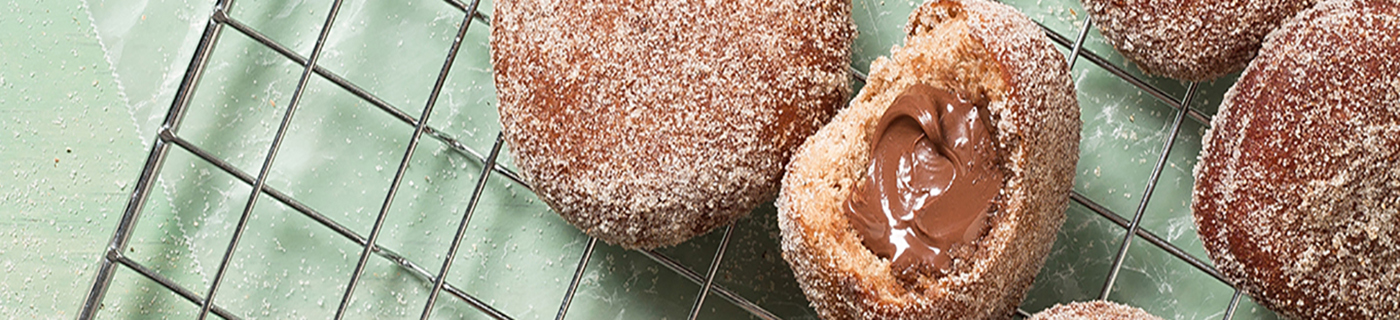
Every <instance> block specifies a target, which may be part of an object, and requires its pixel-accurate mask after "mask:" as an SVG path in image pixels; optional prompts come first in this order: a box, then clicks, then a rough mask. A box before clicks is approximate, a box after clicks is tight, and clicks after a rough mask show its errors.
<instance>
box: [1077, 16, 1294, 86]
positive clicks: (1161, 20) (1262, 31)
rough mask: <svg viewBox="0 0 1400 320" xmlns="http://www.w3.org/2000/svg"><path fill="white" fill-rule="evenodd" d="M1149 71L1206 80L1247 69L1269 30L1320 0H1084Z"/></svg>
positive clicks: (1109, 36) (1107, 33)
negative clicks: (1246, 65) (1246, 66)
mask: <svg viewBox="0 0 1400 320" xmlns="http://www.w3.org/2000/svg"><path fill="white" fill-rule="evenodd" d="M1081 1H1082V2H1083V3H1084V9H1085V10H1088V11H1089V19H1090V20H1091V21H1093V23H1094V26H1096V27H1098V28H1099V31H1101V32H1102V33H1103V36H1104V39H1105V40H1108V43H1109V44H1111V45H1113V47H1114V48H1116V49H1118V52H1120V53H1122V54H1123V56H1124V57H1127V58H1128V59H1129V60H1131V61H1132V62H1133V63H1135V64H1137V66H1138V68H1140V69H1142V71H1143V72H1144V73H1147V74H1150V75H1161V76H1166V77H1169V78H1174V79H1179V80H1186V81H1204V80H1211V79H1215V78H1218V77H1220V76H1222V75H1225V74H1227V73H1231V72H1235V71H1239V70H1241V69H1244V67H1245V64H1248V63H1249V59H1251V58H1253V57H1254V54H1255V52H1256V51H1258V50H1259V44H1260V42H1262V41H1263V40H1264V35H1266V34H1268V33H1269V31H1271V30H1273V29H1274V28H1276V27H1278V25H1279V24H1280V23H1283V20H1284V19H1287V18H1288V17H1291V16H1293V14H1295V13H1297V12H1298V11H1302V10H1303V9H1306V8H1308V7H1311V6H1312V5H1313V4H1314V3H1316V2H1317V0H1249V1H1223V0H1133V1H1125V0H1081Z"/></svg>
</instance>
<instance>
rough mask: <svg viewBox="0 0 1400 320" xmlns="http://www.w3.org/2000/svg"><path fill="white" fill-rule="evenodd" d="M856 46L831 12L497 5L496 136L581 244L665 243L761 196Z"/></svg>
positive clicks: (747, 0) (841, 83) (838, 90)
mask: <svg viewBox="0 0 1400 320" xmlns="http://www.w3.org/2000/svg"><path fill="white" fill-rule="evenodd" d="M854 36H855V30H854V26H853V24H852V22H851V20H850V3H849V2H848V1H841V0H816V1H810V0H803V1H797V0H773V1H764V0H738V1H731V0H725V1H699V0H690V1H679V2H673V1H618V0H611V1H559V2H555V1H540V0H510V1H498V2H496V6H495V13H494V15H493V17H492V23H491V62H492V66H493V67H494V69H495V84H496V89H497V95H498V98H499V101H500V109H499V110H500V116H501V123H502V127H503V129H504V135H505V140H506V143H507V145H508V146H509V147H510V150H511V152H512V154H513V155H514V157H515V158H514V159H515V164H516V165H517V166H518V167H519V169H520V172H521V173H523V175H524V176H525V178H526V180H528V181H529V182H530V183H531V184H532V187H533V188H534V191H535V192H536V193H537V194H538V195H539V196H540V198H541V199H543V200H544V201H545V202H546V203H548V204H549V205H550V207H551V208H553V209H554V210H555V211H556V212H558V213H559V214H560V215H561V216H563V217H564V218H565V219H566V220H568V221H569V222H570V223H572V224H574V225H575V226H578V227H579V228H580V229H582V230H583V231H584V232H586V233H588V234H589V235H591V236H594V237H598V238H599V239H603V240H604V241H606V242H608V243H612V244H617V245H621V246H623V247H626V248H653V247H657V246H664V245H672V244H676V243H679V242H681V241H684V240H685V239H688V238H690V237H693V236H695V235H698V234H701V233H704V232H707V231H709V230H711V229H713V228H715V227H717V226H720V225H723V224H726V223H729V222H730V221H733V220H734V219H737V218H739V217H740V216H742V215H744V214H747V213H748V212H749V211H751V210H752V209H753V208H754V207H755V206H757V205H758V204H759V203H761V202H762V201H766V200H768V199H771V197H772V196H773V194H774V193H775V192H776V191H777V187H778V182H779V178H780V177H781V175H782V169H783V166H784V165H786V163H787V161H788V158H789V156H790V155H791V153H792V151H793V150H794V149H796V147H797V145H798V144H799V143H801V141H803V139H805V138H806V137H807V136H808V135H810V134H811V133H812V132H814V131H816V129H817V128H818V127H819V126H820V125H821V124H822V123H825V122H826V121H827V120H828V119H829V118H830V116H831V115H832V114H833V113H834V112H835V109H836V107H837V106H839V105H840V104H841V103H842V102H843V101H844V100H845V98H846V97H847V96H848V95H849V93H850V84H849V81H850V74H849V71H848V69H847V65H848V64H849V63H850V53H849V52H850V50H849V48H850V45H851V41H852V38H853V37H854Z"/></svg>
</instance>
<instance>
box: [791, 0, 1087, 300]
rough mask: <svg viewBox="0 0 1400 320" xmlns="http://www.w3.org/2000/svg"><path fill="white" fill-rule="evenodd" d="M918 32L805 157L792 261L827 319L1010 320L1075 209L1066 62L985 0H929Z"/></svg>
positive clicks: (911, 31) (794, 211)
mask: <svg viewBox="0 0 1400 320" xmlns="http://www.w3.org/2000/svg"><path fill="white" fill-rule="evenodd" d="M906 32H907V37H906V38H905V40H904V41H905V44H904V46H903V47H896V48H894V49H893V52H892V53H891V57H890V58H884V57H882V58H879V59H877V60H875V62H873V63H872V64H871V72H870V76H869V82H868V83H867V84H866V85H865V87H864V88H863V89H862V91H861V92H860V94H858V95H857V96H856V98H855V99H854V100H853V101H852V102H851V104H850V106H849V107H848V108H846V109H844V110H842V111H841V112H840V113H839V114H837V115H836V117H835V118H834V119H833V120H832V123H830V124H827V125H826V126H824V127H822V129H821V130H819V131H818V132H817V133H816V134H815V135H813V136H812V137H811V138H809V139H808V140H807V141H806V142H805V143H803V144H802V146H801V147H800V148H799V149H798V151H797V154H796V155H794V156H793V160H792V163H791V164H790V165H789V166H788V172H787V175H786V176H784V178H783V188H782V191H781V192H780V194H779V196H778V201H777V207H778V221H779V227H780V228H781V231H782V248H783V258H784V259H786V260H787V262H788V264H789V265H790V266H791V267H792V269H793V271H794V272H795V274H796V278H797V280H798V283H799V284H800V286H801V287H802V291H803V293H805V294H806V296H807V299H808V300H809V301H811V303H812V306H813V307H814V308H815V309H816V310H817V312H818V313H819V314H820V315H821V316H822V318H825V319H965V318H974V319H977V318H1000V317H1009V316H1010V315H1011V314H1012V313H1013V312H1014V311H1015V307H1016V305H1017V304H1018V303H1019V301H1020V300H1021V299H1022V298H1023V297H1024V296H1025V293H1026V289H1027V287H1029V286H1030V284H1031V282H1032V280H1033V279H1034V277H1035V274H1036V273H1037V271H1038V270H1039V269H1040V267H1041V265H1042V264H1043V263H1044V259H1045V256H1046V254H1047V253H1048V251H1049V250H1050V247H1051V244H1052V243H1054V239H1055V232H1056V230H1058V229H1059V227H1060V225H1061V224H1062V223H1063V222H1064V210H1065V209H1066V206H1067V205H1068V195H1069V191H1070V187H1071V181H1072V180H1073V179H1074V167H1075V162H1076V161H1077V160H1078V155H1079V128H1080V122H1079V106H1078V102H1077V101H1076V98H1075V93H1074V88H1073V84H1072V83H1071V80H1070V77H1069V68H1068V65H1067V64H1066V61H1065V57H1064V56H1063V55H1062V54H1061V53H1059V52H1058V51H1057V50H1056V49H1055V48H1054V47H1053V46H1051V44H1050V41H1049V39H1048V38H1046V36H1045V34H1044V33H1043V32H1042V31H1041V29H1040V28H1039V27H1037V26H1036V24H1035V23H1034V22H1031V20H1030V19H1028V18H1026V16H1025V15H1023V14H1021V13H1020V12H1018V11H1016V10H1015V9H1013V8H1011V7H1009V6H1006V5H1003V4H999V3H993V2H990V1H986V0H935V1H930V2H927V3H924V4H923V5H922V6H920V7H919V8H916V9H915V10H914V12H913V13H912V14H911V15H910V17H909V25H908V27H906ZM943 209H947V210H943Z"/></svg>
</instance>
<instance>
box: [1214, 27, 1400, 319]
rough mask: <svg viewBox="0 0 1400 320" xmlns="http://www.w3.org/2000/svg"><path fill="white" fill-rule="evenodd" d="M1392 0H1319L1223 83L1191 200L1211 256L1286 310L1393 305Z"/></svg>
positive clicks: (1326, 311) (1397, 268)
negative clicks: (1232, 81) (1229, 81)
mask: <svg viewBox="0 0 1400 320" xmlns="http://www.w3.org/2000/svg"><path fill="white" fill-rule="evenodd" d="M1396 57H1400V3H1397V2H1396V1H1393V0H1381V1H1350V0H1341V1H1326V2H1323V3H1321V4H1318V5H1317V6H1316V7H1314V8H1312V9H1309V10H1306V11H1303V12H1302V13H1300V14H1299V15H1298V16H1296V17H1294V18H1292V19H1290V20H1289V21H1288V22H1285V23H1284V24H1283V26H1282V27H1280V28H1279V30H1277V31H1275V32H1274V33H1271V34H1269V36H1268V38H1267V39H1266V40H1265V43H1264V46H1263V49H1261V50H1260V52H1259V57H1258V58H1256V59H1255V60H1254V62H1252V63H1250V66H1249V68H1247V69H1245V72H1244V74H1243V75H1242V76H1241V77H1240V80H1239V81H1238V82H1237V83H1236V84H1235V86H1234V87H1232V88H1230V91H1229V92H1227V93H1226V95H1225V100H1224V102H1223V103H1222V104H1221V106H1220V114H1219V115H1217V116H1216V117H1215V118H1214V119H1213V120H1212V129H1211V130H1210V132H1208V133H1207V134H1206V137H1205V141H1204V142H1203V146H1204V149H1203V150H1202V153H1201V160H1200V162H1199V164H1198V165H1197V166H1196V172H1195V174H1196V186H1195V190H1194V200H1193V202H1192V209H1193V211H1194V212H1195V214H1194V215H1195V220H1196V224H1197V226H1198V232H1199V234H1200V236H1201V240H1202V242H1203V243H1204V245H1205V247H1206V249H1207V252H1209V254H1210V257H1211V260H1213V261H1214V262H1215V265H1216V267H1217V268H1219V270H1220V272H1221V273H1222V274H1224V275H1225V277H1226V278H1229V279H1231V280H1232V281H1234V282H1235V285H1236V286H1237V287H1239V288H1240V289H1241V290H1242V291H1244V292H1245V293H1247V294H1249V295H1250V296H1251V297H1254V298H1255V301H1257V302H1259V303H1260V304H1261V305H1264V306H1266V307H1268V308H1270V309H1273V310H1274V311H1277V312H1279V313H1280V314H1282V315H1284V316H1285V317H1288V318H1295V319H1343V318H1345V319H1395V318H1400V293H1397V291H1396V290H1397V289H1396V288H1400V226H1397V225H1400V213H1397V211H1400V62H1397V60H1396Z"/></svg>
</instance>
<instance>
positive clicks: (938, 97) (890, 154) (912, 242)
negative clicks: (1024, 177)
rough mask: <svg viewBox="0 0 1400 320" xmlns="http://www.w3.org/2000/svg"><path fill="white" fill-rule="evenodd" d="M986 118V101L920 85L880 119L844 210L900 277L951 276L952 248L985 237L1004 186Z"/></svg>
mask: <svg viewBox="0 0 1400 320" xmlns="http://www.w3.org/2000/svg"><path fill="white" fill-rule="evenodd" d="M989 114H990V113H989V112H988V111H987V106H986V103H985V102H981V103H974V102H973V101H969V99H967V98H966V97H964V96H963V95H960V94H957V93H954V92H952V91H948V90H944V89H939V88H934V87H932V86H929V85H926V84H915V85H912V86H909V87H908V88H906V89H905V90H904V91H903V92H901V93H900V95H899V96H898V97H897V98H895V100H894V102H893V103H891V104H890V106H889V108H888V109H887V110H886V111H885V113H884V115H882V116H881V117H880V120H879V124H878V126H877V127H876V130H875V132H874V134H872V135H871V138H872V139H871V140H870V146H871V152H870V154H871V159H870V166H869V168H868V169H867V170H866V177H865V179H863V182H862V183H861V184H860V185H859V186H858V187H856V188H855V189H852V191H851V195H850V196H849V197H847V200H846V203H845V206H844V211H845V213H846V215H847V217H848V218H849V220H850V221H851V226H852V227H853V228H854V229H855V231H856V233H857V234H859V235H860V237H861V239H862V241H861V243H862V244H864V245H865V247H866V248H868V249H870V251H871V252H872V253H874V254H875V255H876V256H878V257H880V258H884V259H888V260H890V267H891V271H892V272H893V273H894V275H895V276H896V278H899V279H901V280H904V281H908V282H914V281H916V279H917V278H918V276H919V275H920V274H923V275H930V276H938V275H943V274H947V273H948V272H949V271H950V270H951V269H952V268H953V260H954V257H955V256H957V254H955V250H960V251H971V250H970V249H972V248H973V244H974V243H975V242H976V241H977V240H978V239H980V238H981V237H982V236H983V235H984V234H985V233H986V232H987V229H988V226H987V219H988V216H989V212H990V211H991V210H993V209H994V208H993V205H994V203H995V199H996V196H997V194H998V192H999V191H1000V190H1001V187H1002V172H1001V170H1000V165H999V163H998V159H997V158H998V157H997V151H996V150H995V149H994V145H995V143H993V142H994V141H995V139H994V137H993V136H992V131H991V130H990V129H989V126H990V124H991V122H990V121H989V120H988V116H989ZM964 248H966V249H964Z"/></svg>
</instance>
